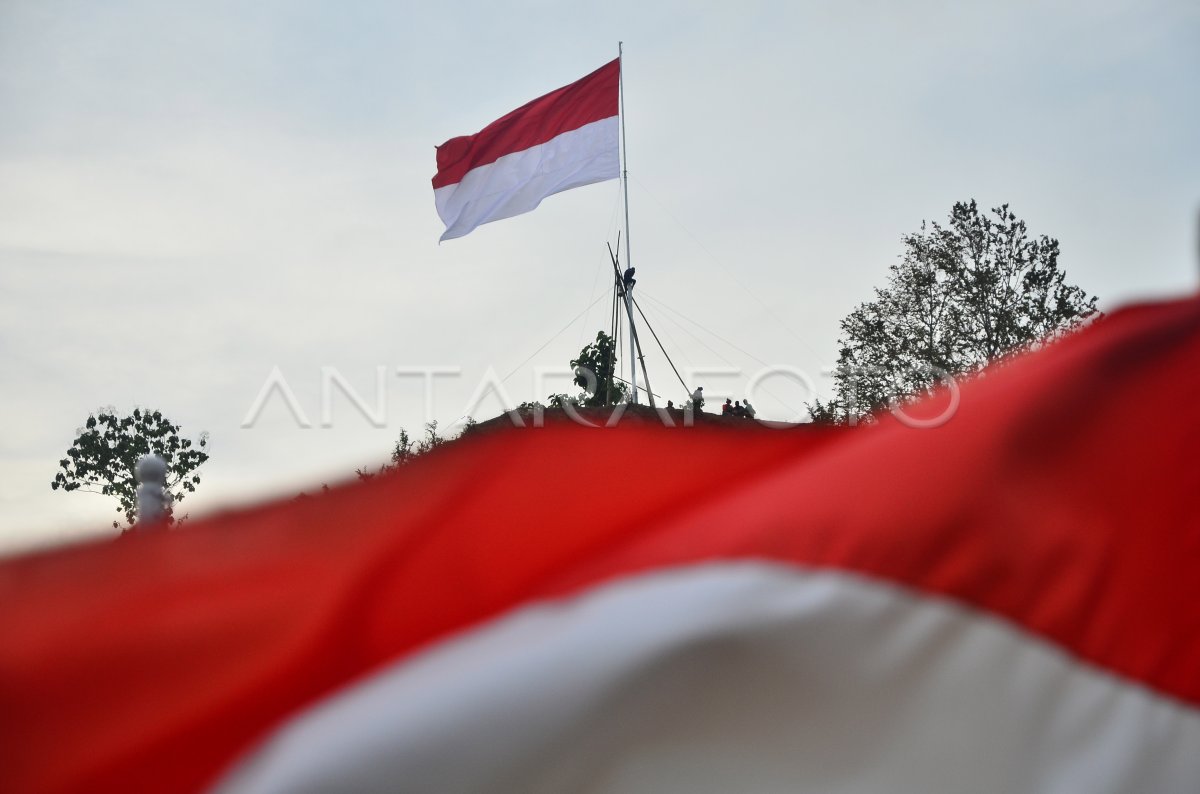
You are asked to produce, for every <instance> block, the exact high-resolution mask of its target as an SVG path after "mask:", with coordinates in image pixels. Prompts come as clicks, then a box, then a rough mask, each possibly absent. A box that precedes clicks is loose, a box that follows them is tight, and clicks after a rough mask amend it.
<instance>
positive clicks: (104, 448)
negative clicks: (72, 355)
mask: <svg viewBox="0 0 1200 794" xmlns="http://www.w3.org/2000/svg"><path fill="white" fill-rule="evenodd" d="M77 432H78V433H79V435H78V437H77V438H76V439H75V441H74V443H72V444H71V448H70V449H68V450H67V456H66V457H65V458H63V459H62V460H60V461H59V471H58V473H57V474H55V475H54V480H53V481H51V483H50V487H51V488H52V489H54V490H58V489H59V488H61V489H62V490H64V491H85V492H88V493H99V494H103V495H105V496H113V497H115V498H116V500H117V503H118V505H119V506H118V507H117V512H118V513H123V514H124V516H125V521H126V522H127V523H128V524H129V526H133V523H134V519H135V517H136V514H137V482H136V481H135V479H134V473H133V469H134V466H135V465H136V464H137V461H138V459H139V458H141V457H142V456H143V455H149V454H151V453H153V454H155V455H158V456H159V457H161V458H162V459H163V460H164V461H166V463H167V491H168V492H169V493H170V495H171V500H172V502H182V501H183V497H184V496H185V495H186V494H189V493H192V492H193V491H195V490H196V486H197V485H199V484H200V475H199V474H197V473H196V470H197V469H198V468H199V467H200V466H201V465H202V464H203V463H204V462H205V461H206V460H208V452H207V451H206V447H207V446H208V434H207V433H201V434H200V438H199V440H198V441H197V442H195V443H193V442H192V441H191V440H190V439H187V438H181V437H180V435H179V425H177V424H174V423H172V422H171V421H170V420H169V419H167V418H166V417H165V416H163V415H162V413H161V412H159V411H147V410H143V409H141V408H135V409H134V410H133V413H131V414H128V415H126V416H118V415H117V413H116V412H115V411H114V410H112V409H101V410H100V411H98V412H97V413H95V414H92V415H91V416H89V417H88V419H87V422H86V423H85V425H84V427H83V428H81V429H80V430H79V431H77ZM170 520H173V519H171V517H170V513H169V512H168V521H170ZM119 526H120V523H119V522H117V521H114V522H113V528H114V529H116V528H118V527H119Z"/></svg>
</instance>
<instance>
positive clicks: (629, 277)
mask: <svg viewBox="0 0 1200 794" xmlns="http://www.w3.org/2000/svg"><path fill="white" fill-rule="evenodd" d="M636 270H637V268H635V267H627V268H625V275H624V276H622V277H621V282H622V283H623V284H624V285H625V289H626V290H631V289H633V285H634V284H636V283H637V279H635V278H634V277H633V274H634V272H635V271H636Z"/></svg>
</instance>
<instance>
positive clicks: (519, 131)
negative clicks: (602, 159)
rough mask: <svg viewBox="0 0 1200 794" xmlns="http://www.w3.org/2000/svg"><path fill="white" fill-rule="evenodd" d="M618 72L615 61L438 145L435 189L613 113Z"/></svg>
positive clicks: (618, 79)
mask: <svg viewBox="0 0 1200 794" xmlns="http://www.w3.org/2000/svg"><path fill="white" fill-rule="evenodd" d="M620 68H621V67H620V60H619V59H618V60H613V61H611V62H610V63H607V64H605V65H604V66H601V67H600V68H599V69H597V70H596V71H594V72H592V73H591V74H589V75H588V76H587V77H584V78H583V79H581V80H577V81H576V82H574V83H571V84H570V85H567V86H563V87H562V88H559V89H556V90H554V91H551V92H550V93H548V94H546V95H545V96H542V97H538V98H537V99H535V100H533V101H532V102H529V103H527V104H525V105H522V106H521V107H519V108H517V109H516V110H514V111H512V112H511V113H509V114H507V115H505V116H504V117H502V118H500V119H497V120H496V121H493V122H492V123H491V124H489V125H487V126H486V127H484V128H483V129H482V130H480V131H479V132H477V133H475V134H474V135H463V136H461V137H458V138H451V139H450V140H448V141H446V142H445V143H443V144H442V145H441V146H439V147H437V168H438V170H437V174H436V175H434V177H433V188H434V190H436V189H438V188H440V187H445V186H446V185H454V184H457V183H458V182H460V181H462V178H463V177H464V176H466V175H467V172H468V171H470V170H471V169H472V168H477V167H479V166H481V165H488V164H489V163H494V162H496V160H499V159H500V158H501V157H503V156H505V155H506V154H513V153H514V152H521V151H524V150H526V149H528V148H530V147H531V146H537V145H539V144H543V143H545V142H546V141H549V140H550V139H552V138H556V137H558V136H559V135H561V134H563V133H564V132H570V131H571V130H577V129H579V128H580V127H582V126H583V125H585V124H591V123H592V122H594V121H600V120H601V119H606V118H610V117H612V116H615V115H617V102H618V97H619V91H618V87H619V81H620Z"/></svg>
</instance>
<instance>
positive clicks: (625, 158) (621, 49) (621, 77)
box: [617, 41, 638, 405]
mask: <svg viewBox="0 0 1200 794" xmlns="http://www.w3.org/2000/svg"><path fill="white" fill-rule="evenodd" d="M617 61H618V62H619V63H618V67H619V68H618V69H617V88H618V90H619V91H620V96H621V108H620V110H621V183H622V189H623V190H624V192H625V267H633V260H632V259H631V257H630V248H629V152H628V150H627V149H626V145H625V42H622V41H618V42H617ZM625 311H626V312H627V313H628V314H629V382H630V384H632V386H633V396H632V400H633V403H634V404H635V405H636V404H637V402H638V393H637V353H636V351H635V349H634V340H633V303H632V300H631V299H630V296H629V287H625Z"/></svg>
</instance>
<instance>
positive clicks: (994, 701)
mask: <svg viewBox="0 0 1200 794" xmlns="http://www.w3.org/2000/svg"><path fill="white" fill-rule="evenodd" d="M1197 362H1200V301H1198V300H1188V301H1181V302H1177V303H1170V304H1163V305H1156V306H1143V307H1139V308H1133V309H1129V310H1125V311H1121V312H1119V313H1116V314H1114V315H1112V316H1110V317H1108V318H1106V319H1103V320H1101V321H1099V322H1098V323H1096V324H1095V325H1093V326H1092V327H1090V328H1089V329H1086V330H1084V331H1083V332H1081V333H1079V334H1077V335H1074V336H1072V337H1070V338H1068V339H1066V340H1064V341H1062V342H1059V343H1055V344H1053V345H1051V346H1049V347H1048V348H1046V349H1044V350H1041V351H1039V352H1036V353H1033V354H1031V355H1027V356H1024V357H1022V358H1019V359H1017V360H1015V361H1014V362H1013V363H1011V364H1008V365H1006V366H1004V367H1001V368H999V369H996V370H994V371H992V372H990V373H989V374H988V376H987V377H985V378H980V379H975V380H972V381H970V382H967V383H965V384H964V385H963V386H962V391H961V401H960V405H959V408H958V411H957V413H956V414H955V415H954V416H953V418H951V419H950V420H949V421H948V422H946V423H945V424H944V425H942V426H941V427H937V428H934V429H913V428H911V427H907V426H905V425H903V424H902V423H900V422H898V421H895V420H893V419H891V418H890V417H885V418H884V419H883V420H882V421H880V422H879V423H878V424H876V425H872V426H869V427H860V428H854V429H846V430H816V429H811V428H801V429H792V430H773V429H768V428H764V427H760V426H758V425H757V423H755V422H752V421H750V420H746V421H745V423H744V424H743V425H735V426H732V427H731V426H730V423H729V422H723V421H721V420H719V419H715V420H710V421H703V420H701V421H698V422H697V423H696V426H694V427H690V428H689V427H664V426H662V425H661V424H660V423H659V422H658V419H657V417H656V415H655V414H654V413H653V412H652V411H650V409H641V410H642V412H641V413H640V414H639V415H638V416H636V417H635V416H634V415H633V412H634V411H635V410H637V409H634V408H630V409H629V411H628V412H627V414H626V416H625V417H624V418H623V419H622V421H621V422H620V424H619V425H618V426H617V427H616V428H611V429H596V428H588V427H581V426H577V425H575V424H572V423H570V422H565V421H563V422H549V423H548V424H547V426H546V427H543V428H526V429H516V428H512V427H511V426H508V427H505V426H501V425H493V426H490V427H489V426H484V427H483V428H482V429H481V430H479V431H478V432H477V433H476V434H475V435H474V436H472V437H468V438H466V439H463V440H462V441H459V442H456V443H453V444H450V445H446V446H444V447H441V448H439V449H438V450H435V451H434V452H432V453H430V454H429V455H426V456H422V457H421V458H420V459H418V460H417V461H416V462H414V463H412V464H410V465H408V466H405V467H403V468H401V469H400V470H399V471H398V472H397V473H396V474H395V475H394V476H388V477H380V478H376V479H374V480H372V481H370V482H366V483H354V484H350V485H346V486H344V487H341V488H337V489H334V490H333V491H331V492H329V493H327V494H322V495H320V496H316V497H311V498H307V499H300V500H295V499H290V500H284V501H280V502H276V503H273V504H266V505H263V506H261V507H257V508H254V509H249V510H241V511H236V512H230V513H227V514H224V515H219V516H215V517H213V518H209V519H206V520H199V521H196V522H195V523H194V524H191V523H189V524H188V525H187V526H186V527H184V528H182V529H179V530H175V531H162V532H146V533H144V534H142V535H138V536H133V537H126V538H122V539H120V540H117V541H106V542H97V543H92V544H90V545H85V546H80V547H76V548H70V549H65V550H60V551H53V552H49V553H45V554H41V555H37V556H29V557H24V558H18V559H12V560H9V561H7V562H6V563H4V564H2V565H0V782H2V785H0V788H2V789H3V791H5V792H7V793H8V794H24V793H25V792H88V794H95V793H96V792H143V791H154V792H197V791H209V792H220V793H221V794H264V793H266V792H273V793H277V794H302V793H303V792H339V793H340V792H397V791H403V792H409V791H414V792H426V791H428V792H439V793H440V792H484V791H488V792H494V791H504V792H521V793H522V794H524V793H525V792H577V791H587V792H650V791H653V792H663V791H666V792H671V791H677V792H687V793H688V794H694V792H721V793H722V794H724V793H727V792H773V793H774V792H800V791H820V792H863V791H878V792H919V794H929V792H971V793H972V794H980V793H983V794H988V793H989V792H997V794H1011V792H1035V791H1036V792H1086V793H1087V794H1098V793H1099V792H1137V793H1138V794H1149V793H1151V792H1180V793H1181V794H1182V793H1183V792H1187V794H1194V793H1195V792H1196V791H1197V790H1198V781H1200V598H1197V597H1196V592H1197V591H1196V587H1197V582H1198V581H1200V455H1197V449H1200V414H1198V413H1197V412H1196V411H1195V410H1194V405H1193V403H1194V396H1195V395H1196V394H1197V393H1200V366H1197ZM676 418H678V414H676ZM630 461H636V465H637V470H636V471H632V472H631V471H629V470H628V468H627V467H628V464H629V462H630Z"/></svg>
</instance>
